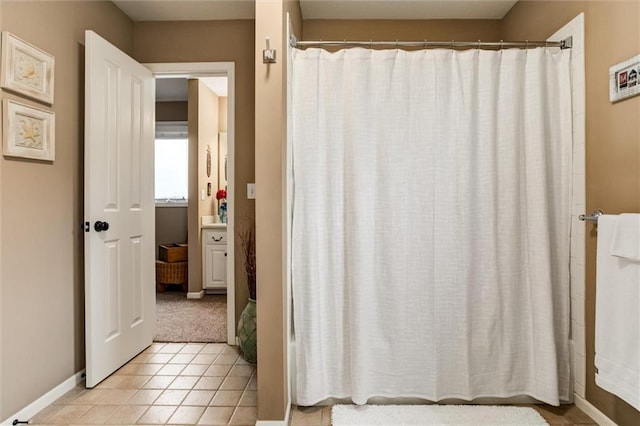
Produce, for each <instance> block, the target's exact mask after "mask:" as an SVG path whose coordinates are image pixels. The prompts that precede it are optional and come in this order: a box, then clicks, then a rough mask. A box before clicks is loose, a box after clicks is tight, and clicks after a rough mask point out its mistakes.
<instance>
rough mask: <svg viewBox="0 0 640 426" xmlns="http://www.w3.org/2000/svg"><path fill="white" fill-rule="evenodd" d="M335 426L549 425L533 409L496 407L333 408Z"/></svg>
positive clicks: (404, 406)
mask: <svg viewBox="0 0 640 426" xmlns="http://www.w3.org/2000/svg"><path fill="white" fill-rule="evenodd" d="M331 420H332V423H331V424H332V425H333V426H352V425H363V426H364V425H367V426H373V425H385V426H403V425H424V426H426V425H429V426H432V425H455V426H459V425H469V426H477V425H513V426H516V425H517V426H521V425H547V424H548V423H547V422H546V421H545V420H544V419H543V418H542V416H541V415H540V414H538V412H537V411H536V410H534V409H533V408H527V407H512V406H495V405H334V406H333V408H332V409H331Z"/></svg>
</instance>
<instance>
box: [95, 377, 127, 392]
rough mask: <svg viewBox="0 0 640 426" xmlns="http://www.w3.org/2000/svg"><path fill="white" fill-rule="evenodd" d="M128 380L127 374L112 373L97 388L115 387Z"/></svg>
mask: <svg viewBox="0 0 640 426" xmlns="http://www.w3.org/2000/svg"><path fill="white" fill-rule="evenodd" d="M125 380H127V376H116V375H112V376H109V377H107V378H106V379H104V380H103V381H102V382H101V383H100V384H99V385H98V386H96V388H98V389H115V388H117V387H118V385H119V384H120V383H122V382H123V381H125Z"/></svg>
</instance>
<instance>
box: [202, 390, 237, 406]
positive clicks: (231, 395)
mask: <svg viewBox="0 0 640 426" xmlns="http://www.w3.org/2000/svg"><path fill="white" fill-rule="evenodd" d="M241 396H242V391H218V392H216V395H215V396H214V397H213V399H212V400H211V402H210V403H209V405H211V406H212V407H235V406H237V405H238V401H240V397H241Z"/></svg>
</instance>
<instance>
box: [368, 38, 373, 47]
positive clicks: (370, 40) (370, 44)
mask: <svg viewBox="0 0 640 426" xmlns="http://www.w3.org/2000/svg"><path fill="white" fill-rule="evenodd" d="M372 47H373V39H369V49H371V48H372Z"/></svg>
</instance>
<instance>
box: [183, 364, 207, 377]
mask: <svg viewBox="0 0 640 426" xmlns="http://www.w3.org/2000/svg"><path fill="white" fill-rule="evenodd" d="M207 368H209V366H208V365H199V364H190V365H187V366H186V367H185V368H184V370H182V371H181V372H180V375H181V376H204V373H205V372H206V371H207Z"/></svg>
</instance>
